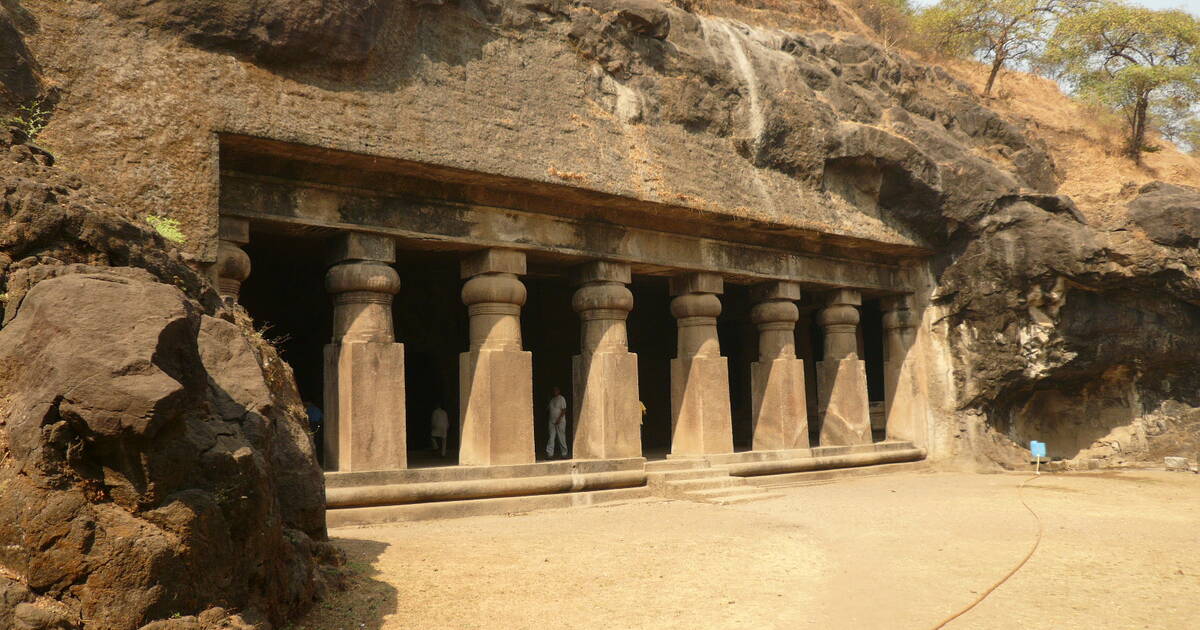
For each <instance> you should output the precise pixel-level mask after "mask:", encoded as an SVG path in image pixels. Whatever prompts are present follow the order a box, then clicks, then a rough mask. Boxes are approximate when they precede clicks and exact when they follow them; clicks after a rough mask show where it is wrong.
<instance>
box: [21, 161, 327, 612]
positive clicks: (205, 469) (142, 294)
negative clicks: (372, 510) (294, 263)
mask: <svg viewBox="0 0 1200 630" xmlns="http://www.w3.org/2000/svg"><path fill="white" fill-rule="evenodd" d="M19 148H20V147H19V146H17V147H13V152H10V155H12V156H14V157H16V158H18V160H19V161H13V162H7V163H4V164H3V165H2V166H0V183H2V186H0V191H2V192H3V198H2V200H0V219H2V220H3V224H2V226H0V293H5V307H6V308H5V318H4V325H3V327H2V328H0V402H2V405H0V494H2V495H3V496H4V497H5V500H4V501H3V502H0V566H3V567H4V568H5V569H6V571H8V572H9V574H8V575H13V576H16V577H17V579H16V580H11V579H7V578H6V579H4V580H0V627H6V628H7V627H14V628H23V627H26V626H28V627H30V628H38V629H41V628H59V627H61V628H104V629H110V628H111V629H126V628H128V629H133V628H138V627H141V626H142V625H144V624H147V623H150V622H152V621H154V620H156V619H169V618H171V617H180V616H181V615H182V616H187V615H198V616H196V617H194V619H195V621H196V624H197V627H199V628H203V629H207V628H218V627H228V628H232V627H241V626H238V625H236V624H234V621H236V622H237V623H242V624H248V625H245V627H250V626H262V625H263V624H267V623H274V624H280V623H282V622H283V621H284V620H286V619H287V618H289V617H291V616H293V615H295V614H297V613H298V612H299V611H302V610H304V609H305V608H307V607H308V606H309V605H310V604H311V602H312V601H313V600H314V599H315V598H316V597H317V596H318V594H319V593H320V591H321V589H322V588H324V587H323V584H324V577H323V575H324V571H325V569H324V568H323V567H326V566H328V565H329V564H330V563H333V562H336V561H337V555H336V552H334V551H333V550H332V548H331V547H330V546H329V544H328V543H327V542H325V540H326V533H325V520H324V487H323V481H322V476H321V471H320V468H319V467H318V465H317V463H316V460H315V457H314V453H313V446H312V443H311V441H310V439H309V437H308V435H307V433H306V432H305V426H306V425H305V421H304V415H303V408H302V406H301V404H300V400H299V396H298V394H297V393H296V391H295V385H294V383H293V381H292V377H291V372H290V369H289V368H287V366H286V364H285V363H283V361H282V360H281V359H280V358H279V356H278V355H277V354H276V353H275V351H274V350H273V349H272V348H271V347H270V346H269V345H267V344H266V343H265V342H263V341H262V340H261V339H260V338H258V337H256V336H255V335H254V333H253V331H252V330H251V329H250V328H249V319H248V317H246V316H245V315H244V314H243V313H241V312H239V311H238V310H236V309H233V310H231V309H229V308H227V307H225V306H224V305H222V303H221V302H220V300H219V299H218V298H217V296H216V294H215V292H214V291H213V290H212V289H211V288H210V287H209V286H208V285H207V283H206V281H205V280H204V279H203V278H202V277H200V276H199V275H197V274H196V273H195V272H194V271H193V270H192V269H191V268H190V267H189V266H188V264H187V263H186V262H185V261H184V260H183V258H181V257H180V255H179V254H178V253H177V252H176V251H175V250H174V248H173V247H172V246H171V245H170V244H168V243H166V242H165V241H164V240H163V239H162V238H161V237H160V236H158V235H157V234H156V233H154V232H153V231H152V230H150V229H149V227H148V225H146V224H145V222H144V221H138V220H136V219H135V218H134V217H131V216H128V215H127V214H126V213H124V212H123V211H120V210H117V209H115V208H113V207H112V206H110V205H108V204H106V203H105V202H104V201H103V200H101V199H99V198H97V197H95V196H93V195H91V194H90V193H88V187H86V186H85V185H84V184H83V183H82V182H81V181H80V180H79V179H78V178H76V177H74V176H72V175H69V174H66V173H64V172H62V171H59V170H58V169H55V168H50V167H47V166H45V165H44V164H42V163H40V162H39V160H37V159H35V158H36V156H35V155H33V154H30V153H27V152H22V151H20V150H18V149H19ZM218 608H219V609H220V610H217V609H218ZM225 609H230V610H236V611H238V612H239V613H240V614H239V615H236V616H233V615H232V614H231V613H229V614H227V613H226V612H225ZM235 617H236V618H235ZM169 620H170V621H171V622H175V621H177V620H175V619H169ZM231 624H233V625H231ZM160 625H161V624H160ZM264 627H265V626H264Z"/></svg>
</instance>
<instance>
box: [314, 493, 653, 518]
mask: <svg viewBox="0 0 1200 630" xmlns="http://www.w3.org/2000/svg"><path fill="white" fill-rule="evenodd" d="M649 497H650V490H649V488H646V487H645V486H642V487H638V488H619V489H615V490H597V491H595V492H569V493H565V494H543V495H535V496H524V497H503V498H496V499H475V500H469V501H442V502H438V503H411V504H406V505H387V506H378V507H361V508H346V509H340V510H329V511H327V512H326V520H327V522H328V525H329V527H330V528H335V527H348V526H353V525H376V524H379V523H400V522H406V521H426V520H432V519H443V518H463V517H467V516H487V515H496V514H513V513H518V512H530V511H533V510H545V509H555V508H569V507H586V506H592V505H603V504H606V503H619V502H625V501H639V500H645V499H647V498H649Z"/></svg>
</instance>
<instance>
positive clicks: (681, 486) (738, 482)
mask: <svg viewBox="0 0 1200 630" xmlns="http://www.w3.org/2000/svg"><path fill="white" fill-rule="evenodd" d="M663 485H664V486H666V487H667V488H669V489H670V490H672V491H674V492H694V491H697V490H713V489H716V488H733V487H746V482H745V480H742V479H738V478H736V477H730V476H729V475H727V474H721V475H713V476H709V477H701V478H699V479H680V480H678V481H668V482H667V483H665V484H663Z"/></svg>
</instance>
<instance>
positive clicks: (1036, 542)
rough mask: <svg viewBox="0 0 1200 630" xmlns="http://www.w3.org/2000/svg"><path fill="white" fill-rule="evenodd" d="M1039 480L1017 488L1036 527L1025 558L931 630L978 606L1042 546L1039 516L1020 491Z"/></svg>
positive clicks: (935, 629) (1022, 502)
mask: <svg viewBox="0 0 1200 630" xmlns="http://www.w3.org/2000/svg"><path fill="white" fill-rule="evenodd" d="M1039 478H1040V477H1038V476H1036V475H1035V476H1033V477H1030V478H1028V479H1026V480H1025V481H1022V482H1021V485H1019V486H1017V497H1018V498H1020V499H1021V505H1023V506H1025V509H1026V510H1029V513H1030V514H1032V515H1033V520H1035V521H1037V526H1038V531H1037V538H1035V539H1034V541H1033V546H1032V547H1030V548H1029V553H1027V554H1025V557H1024V558H1022V559H1021V561H1020V562H1018V563H1017V566H1015V567H1013V568H1012V569H1011V570H1010V571H1009V572H1008V573H1007V574H1005V575H1004V577H1002V578H1000V581H998V582H996V583H995V584H993V585H991V586H990V587H989V588H988V589H987V590H985V591H984V592H982V593H980V594H979V597H976V598H975V601H973V602H971V603H970V604H969V605H968V606H967V607H966V608H963V609H962V610H960V611H958V612H956V613H954V614H953V615H950V616H949V617H946V618H945V619H943V620H942V621H941V622H940V623H938V625H936V626H934V627H933V630H940V629H941V628H945V627H946V625H947V624H949V623H950V622H952V621H954V620H955V619H958V618H959V617H961V616H963V615H965V614H967V613H968V612H970V610H971V609H972V608H974V607H976V606H978V605H979V604H980V602H982V601H983V600H985V599H987V597H988V595H991V594H992V592H993V591H995V590H996V589H998V588H1000V585H1001V584H1004V583H1005V582H1007V581H1008V578H1011V577H1012V576H1014V575H1016V574H1017V571H1020V570H1021V567H1023V566H1025V563H1026V562H1029V559H1030V558H1032V557H1033V554H1034V552H1035V551H1037V548H1038V545H1040V544H1042V519H1041V517H1040V516H1038V514H1037V512H1034V511H1033V508H1031V507H1029V504H1028V503H1026V502H1025V495H1024V494H1023V493H1022V490H1024V489H1025V484H1027V483H1029V482H1030V481H1033V480H1034V479H1039Z"/></svg>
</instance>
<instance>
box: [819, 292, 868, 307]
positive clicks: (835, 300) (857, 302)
mask: <svg viewBox="0 0 1200 630" xmlns="http://www.w3.org/2000/svg"><path fill="white" fill-rule="evenodd" d="M825 305H826V306H839V305H840V306H862V292H861V291H859V290H858V289H834V290H833V291H830V292H829V293H826V294H825Z"/></svg>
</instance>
